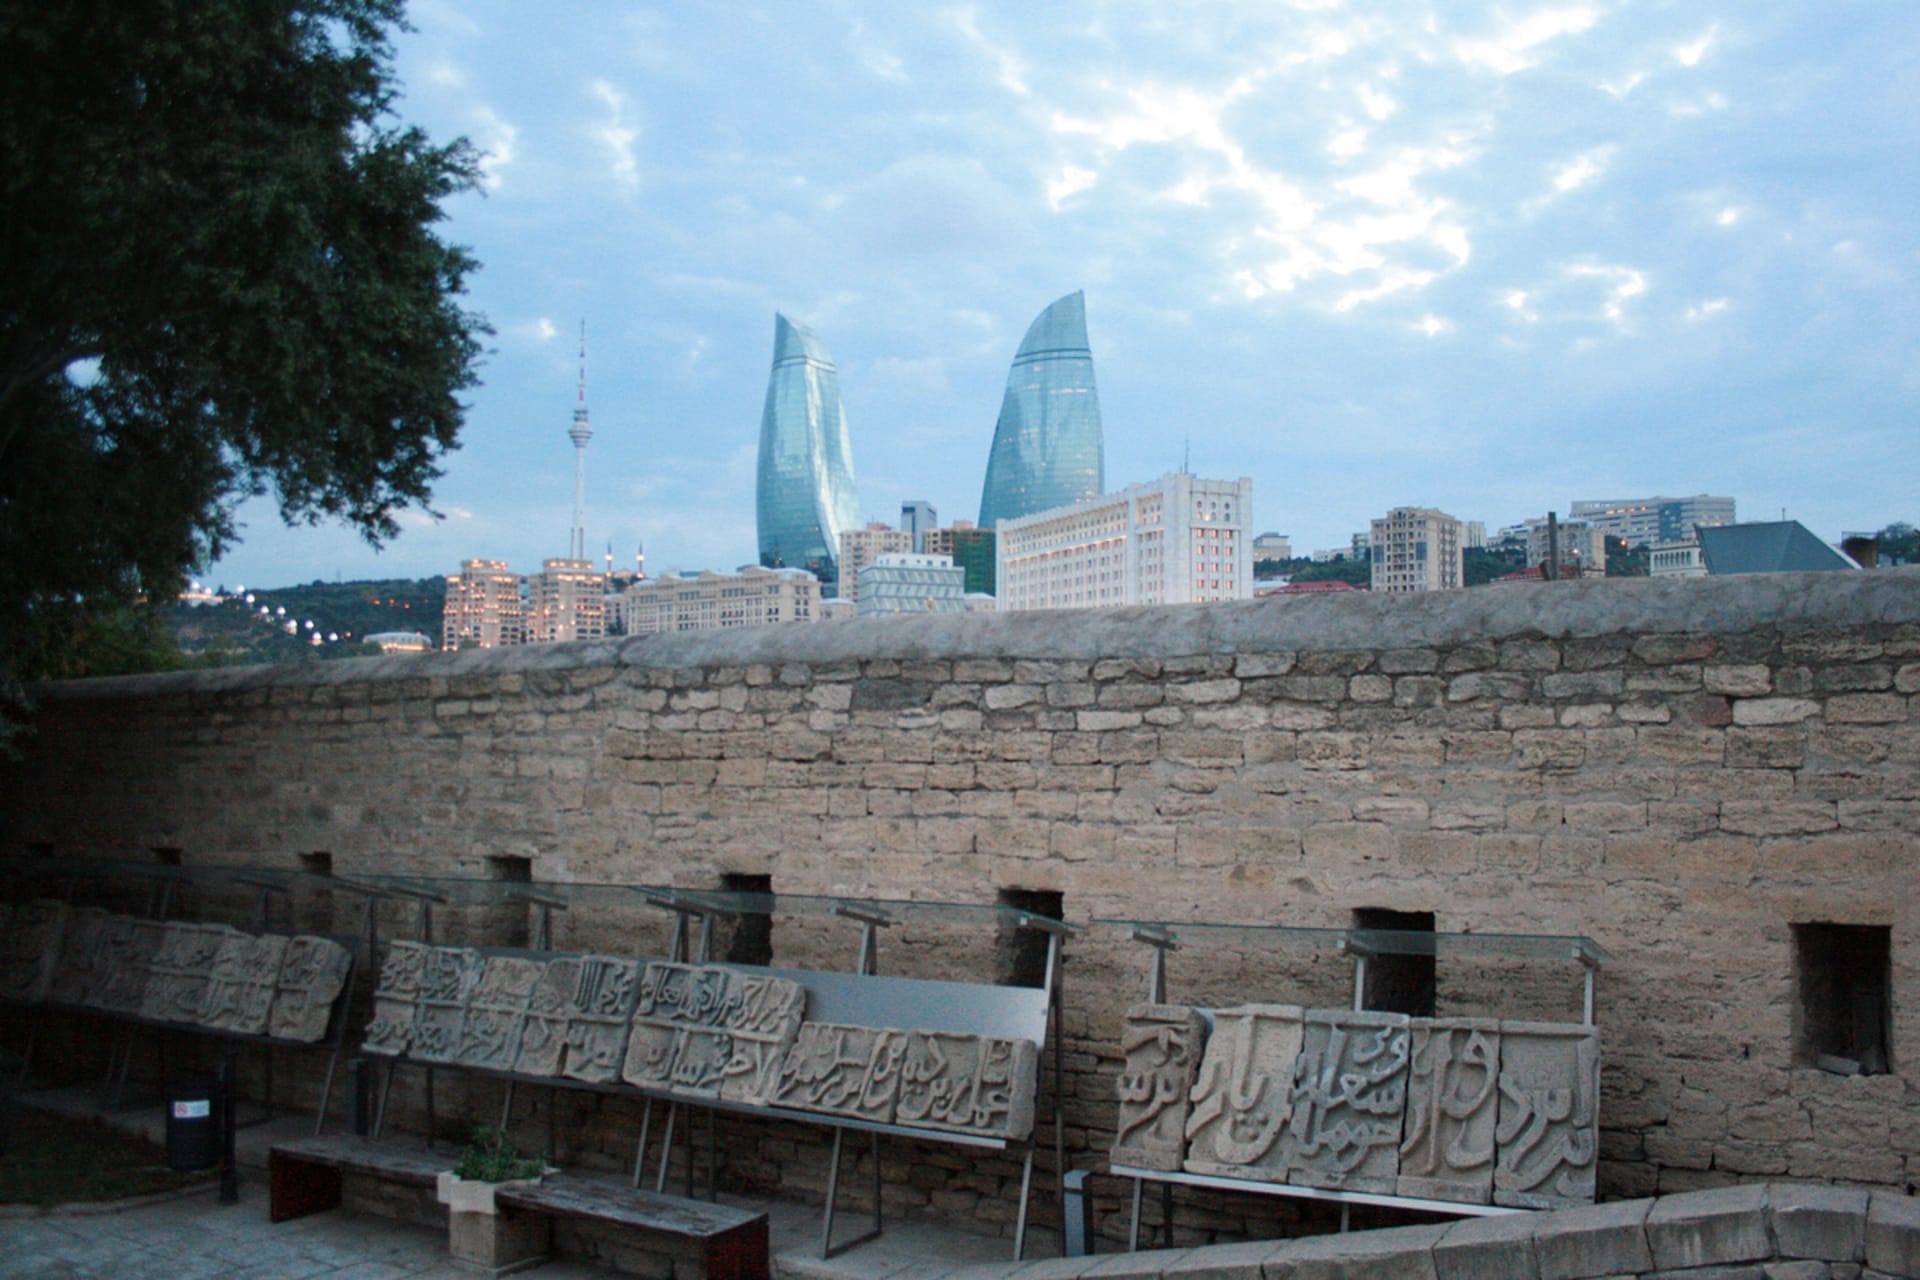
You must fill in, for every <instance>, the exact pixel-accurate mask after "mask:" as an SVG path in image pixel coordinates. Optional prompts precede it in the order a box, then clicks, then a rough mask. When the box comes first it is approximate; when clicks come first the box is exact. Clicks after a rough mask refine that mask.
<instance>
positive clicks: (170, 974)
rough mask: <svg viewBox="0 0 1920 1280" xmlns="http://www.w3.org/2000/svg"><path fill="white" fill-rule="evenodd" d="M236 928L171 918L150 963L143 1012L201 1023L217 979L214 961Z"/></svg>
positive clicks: (164, 1018)
mask: <svg viewBox="0 0 1920 1280" xmlns="http://www.w3.org/2000/svg"><path fill="white" fill-rule="evenodd" d="M236 932H238V931H237V930H235V929H230V928H228V927H227V926H226V925H223V924H185V923H180V922H169V923H168V924H167V925H166V928H165V932H164V933H163V934H162V936H161V940H160V949H159V951H158V952H157V953H156V954H155V955H154V957H153V962H152V963H151V964H150V965H149V966H148V977H147V989H146V992H145V994H144V995H143V996H142V998H141V1001H140V1016H142V1017H144V1018H156V1019H159V1020H160V1021H162V1022H184V1023H189V1024H197V1023H199V1021H200V1015H201V1008H202V1006H203V1004H204V1003H205V1000H206V994H207V983H208V982H210V981H211V980H212V979H213V961H214V958H215V957H216V956H218V955H219V954H220V947H221V945H222V944H224V943H225V942H226V940H227V939H228V938H230V937H232V936H233V935H234V934H235V933H236Z"/></svg>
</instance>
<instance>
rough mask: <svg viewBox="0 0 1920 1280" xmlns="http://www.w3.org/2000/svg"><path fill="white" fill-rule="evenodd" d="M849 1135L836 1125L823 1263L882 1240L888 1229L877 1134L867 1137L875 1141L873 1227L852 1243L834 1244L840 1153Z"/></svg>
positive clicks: (823, 1233) (823, 1225)
mask: <svg viewBox="0 0 1920 1280" xmlns="http://www.w3.org/2000/svg"><path fill="white" fill-rule="evenodd" d="M846 1136H847V1131H846V1130H845V1129H843V1128H841V1127H840V1126H838V1125H835V1126H834V1130H833V1164H832V1166H831V1167H830V1169H829V1170H828V1172H827V1216H826V1220H825V1221H824V1222H823V1223H821V1226H820V1257H821V1259H822V1260H823V1261H824V1260H825V1259H828V1258H831V1257H833V1256H834V1255H835V1254H836V1253H844V1252H846V1251H847V1250H848V1249H851V1248H853V1247H854V1246H855V1245H859V1244H865V1243H866V1242H867V1241H869V1240H877V1239H879V1238H880V1233H881V1231H882V1230H884V1223H883V1222H882V1220H881V1216H880V1135H879V1134H877V1133H873V1134H869V1135H867V1136H868V1137H869V1138H870V1139H871V1146H870V1152H871V1155H872V1157H873V1226H872V1227H871V1228H870V1229H869V1230H867V1231H865V1232H863V1233H862V1234H860V1235H857V1236H854V1237H853V1238H852V1239H851V1240H842V1241H840V1242H839V1243H838V1244H835V1243H834V1240H833V1218H834V1213H835V1212H836V1210H837V1209H838V1208H839V1204H840V1154H841V1150H842V1148H843V1147H844V1146H845V1143H846Z"/></svg>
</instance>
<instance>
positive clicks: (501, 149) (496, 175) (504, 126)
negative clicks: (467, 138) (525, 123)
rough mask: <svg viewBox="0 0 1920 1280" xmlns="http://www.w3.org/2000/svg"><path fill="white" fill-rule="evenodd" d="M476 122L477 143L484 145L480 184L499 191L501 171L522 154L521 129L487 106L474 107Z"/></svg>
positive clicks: (475, 135)
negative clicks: (519, 153)
mask: <svg viewBox="0 0 1920 1280" xmlns="http://www.w3.org/2000/svg"><path fill="white" fill-rule="evenodd" d="M473 122H474V144H475V145H476V146H478V147H479V148H480V185H481V186H483V187H485V188H486V189H487V190H488V191H498V190H499V189H500V171H501V170H502V169H504V168H506V167H507V166H508V165H510V164H512V163H513V160H514V157H515V155H516V154H518V150H519V142H520V130H519V129H517V128H515V127H514V126H513V125H511V124H509V123H508V122H507V121H505V120H503V119H501V118H500V115H499V113H497V112H496V111H494V109H493V108H492V107H487V106H482V107H476V108H474V111H473Z"/></svg>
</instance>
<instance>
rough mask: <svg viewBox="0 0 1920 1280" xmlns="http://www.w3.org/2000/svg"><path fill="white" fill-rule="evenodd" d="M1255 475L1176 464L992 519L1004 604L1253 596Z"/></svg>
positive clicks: (1090, 604)
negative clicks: (1151, 477) (1174, 468)
mask: <svg viewBox="0 0 1920 1280" xmlns="http://www.w3.org/2000/svg"><path fill="white" fill-rule="evenodd" d="M1252 517H1253V481H1252V480H1250V479H1246V478H1245V477H1242V478H1241V479H1239V480H1202V479H1200V478H1199V477H1197V476H1194V475H1190V474H1188V473H1186V472H1184V471H1181V472H1174V473H1173V474H1171V475H1167V476H1164V477H1162V478H1161V479H1159V480H1157V481H1154V482H1152V483H1150V484H1136V485H1132V486H1129V487H1128V488H1126V489H1123V490H1121V491H1120V492H1119V493H1110V494H1107V495H1105V496H1104V497H1098V498H1088V499H1086V500H1085V501H1083V502H1076V503H1074V504H1073V505H1072V506H1067V507H1057V508H1055V509H1053V510H1051V511H1041V512H1036V513H1035V514H1033V515H1030V516H1022V517H1020V518H1019V519H1014V520H1002V521H1001V522H1000V528H999V530H998V532H999V541H998V545H997V547H996V551H995V573H994V579H995V586H996V589H995V592H994V594H995V596H996V598H997V599H998V607H999V608H1000V609H1001V610H1002V611H1009V610H1015V609H1084V608H1099V607H1102V606H1111V605H1130V604H1198V603H1203V602H1206V601H1212V600H1247V599H1251V598H1252V596H1253V536H1252V534H1251V533H1250V532H1249V530H1250V529H1251V527H1252V526H1251V521H1252Z"/></svg>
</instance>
